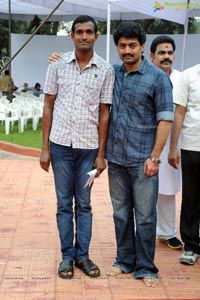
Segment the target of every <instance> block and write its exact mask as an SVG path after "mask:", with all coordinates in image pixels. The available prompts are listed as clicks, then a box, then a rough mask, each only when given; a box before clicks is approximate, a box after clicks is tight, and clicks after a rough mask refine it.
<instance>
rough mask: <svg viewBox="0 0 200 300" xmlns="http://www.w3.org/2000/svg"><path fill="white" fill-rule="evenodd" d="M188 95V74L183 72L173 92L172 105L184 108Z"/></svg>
mask: <svg viewBox="0 0 200 300" xmlns="http://www.w3.org/2000/svg"><path fill="white" fill-rule="evenodd" d="M188 93H189V89H188V74H187V72H184V71H183V72H182V74H181V76H180V80H179V82H178V84H177V86H176V89H175V91H174V103H175V104H178V105H182V106H185V107H186V106H187V102H188Z"/></svg>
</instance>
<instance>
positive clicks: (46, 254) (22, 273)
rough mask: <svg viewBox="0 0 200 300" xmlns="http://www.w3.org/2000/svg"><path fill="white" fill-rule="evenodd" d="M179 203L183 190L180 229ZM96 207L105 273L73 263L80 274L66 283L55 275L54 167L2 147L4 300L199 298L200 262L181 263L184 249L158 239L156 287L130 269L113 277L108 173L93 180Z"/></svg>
mask: <svg viewBox="0 0 200 300" xmlns="http://www.w3.org/2000/svg"><path fill="white" fill-rule="evenodd" d="M180 202H181V194H179V195H178V197H177V226H179V212H180ZM92 205H93V237H92V243H91V251H90V257H91V258H92V259H93V260H94V261H95V262H96V263H97V264H98V265H99V267H100V268H101V276H100V278H98V279H90V278H88V277H86V276H85V275H83V273H81V271H80V270H78V269H76V268H75V276H74V279H72V280H62V279H60V278H58V277H57V266H58V264H59V261H60V245H59V239H58V232H57V227H56V221H55V210H56V198H55V192H54V183H53V176H52V171H51V170H50V172H49V173H45V172H44V171H42V170H41V169H40V167H39V163H38V158H31V157H24V156H18V155H15V154H8V153H7V152H0V300H18V299H20V300H54V299H56V300H132V299H137V300H138V299H200V259H199V261H197V263H196V264H195V265H194V266H185V265H181V264H180V263H179V262H178V258H179V255H180V253H181V251H175V250H170V249H169V248H168V247H167V246H166V245H163V244H161V243H159V242H157V244H156V258H155V261H156V264H157V266H158V268H159V270H160V276H161V283H160V285H159V286H158V287H156V288H147V287H145V286H144V284H143V282H142V281H141V280H135V279H134V278H133V276H132V274H128V275H122V276H118V277H116V278H109V277H107V276H106V271H107V269H108V268H109V267H110V265H111V264H112V261H113V259H114V257H115V254H116V246H115V237H114V227H113V220H112V207H111V202H110V199H109V192H108V182H107V173H106V172H104V173H103V174H102V175H101V177H100V178H99V179H96V180H95V184H94V187H93V193H92Z"/></svg>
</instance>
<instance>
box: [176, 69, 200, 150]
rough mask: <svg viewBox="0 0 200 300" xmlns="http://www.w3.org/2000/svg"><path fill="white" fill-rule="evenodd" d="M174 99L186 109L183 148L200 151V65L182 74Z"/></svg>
mask: <svg viewBox="0 0 200 300" xmlns="http://www.w3.org/2000/svg"><path fill="white" fill-rule="evenodd" d="M174 99H175V103H176V104H179V105H182V106H184V107H186V112H185V118H184V122H183V127H182V144H181V148H182V149H184V150H189V151H200V64H198V65H195V66H194V67H191V68H189V69H186V70H185V71H183V72H182V75H181V78H180V81H179V84H178V86H177V89H176V92H175V98H174Z"/></svg>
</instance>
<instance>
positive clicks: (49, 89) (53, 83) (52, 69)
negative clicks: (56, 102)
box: [44, 63, 58, 95]
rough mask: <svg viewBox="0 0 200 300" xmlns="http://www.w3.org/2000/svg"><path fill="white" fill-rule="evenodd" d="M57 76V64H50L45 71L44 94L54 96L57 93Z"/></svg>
mask: <svg viewBox="0 0 200 300" xmlns="http://www.w3.org/2000/svg"><path fill="white" fill-rule="evenodd" d="M57 79H58V75H57V63H52V64H50V65H49V67H48V69H47V74H46V79H45V85H44V93H45V94H50V95H56V94H57V91H58V83H57V82H58V80H57Z"/></svg>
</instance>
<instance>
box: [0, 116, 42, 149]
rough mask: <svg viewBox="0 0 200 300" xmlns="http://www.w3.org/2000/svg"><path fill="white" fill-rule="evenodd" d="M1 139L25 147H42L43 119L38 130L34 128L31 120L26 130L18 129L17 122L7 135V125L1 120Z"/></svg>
mask: <svg viewBox="0 0 200 300" xmlns="http://www.w3.org/2000/svg"><path fill="white" fill-rule="evenodd" d="M0 140H1V141H4V142H8V143H13V144H17V145H21V146H25V147H31V148H39V149H40V148H41V142H42V131H41V121H40V122H39V124H38V128H37V130H36V131H33V130H32V122H31V121H29V122H28V123H27V126H26V128H25V129H24V132H19V131H18V124H17V122H15V125H14V127H13V129H12V128H10V133H9V134H7V135H6V134H5V125H4V124H2V123H1V122H0Z"/></svg>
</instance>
